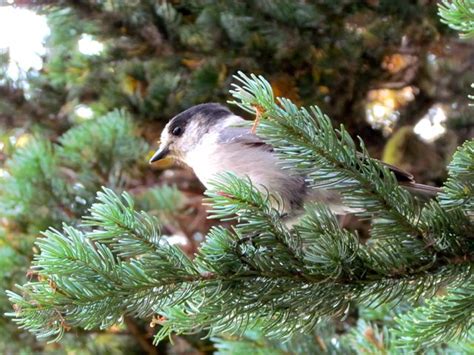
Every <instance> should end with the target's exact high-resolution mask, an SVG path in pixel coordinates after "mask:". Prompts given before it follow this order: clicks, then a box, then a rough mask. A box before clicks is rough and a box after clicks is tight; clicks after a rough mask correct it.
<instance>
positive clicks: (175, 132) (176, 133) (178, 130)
mask: <svg viewBox="0 0 474 355" xmlns="http://www.w3.org/2000/svg"><path fill="white" fill-rule="evenodd" d="M182 133H183V129H182V128H181V127H175V128H173V130H172V131H171V134H172V135H173V136H180V135H181V134H182Z"/></svg>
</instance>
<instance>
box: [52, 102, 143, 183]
mask: <svg viewBox="0 0 474 355" xmlns="http://www.w3.org/2000/svg"><path fill="white" fill-rule="evenodd" d="M135 130H136V127H135V125H134V123H133V122H132V119H131V117H130V115H128V114H127V113H126V112H125V111H123V110H115V111H111V112H109V113H108V114H106V115H104V116H101V117H99V118H97V119H96V120H93V121H89V122H85V123H83V124H81V125H79V126H76V127H74V128H71V129H70V130H69V131H67V132H66V133H64V134H63V135H62V136H61V137H60V139H59V143H60V146H59V147H58V155H59V156H60V158H61V160H62V162H63V165H65V166H67V167H69V168H71V169H73V170H76V171H78V172H80V173H81V175H82V176H81V179H82V180H83V181H84V182H85V183H86V185H87V186H90V185H92V187H93V188H94V190H97V189H98V188H99V187H100V185H105V184H107V185H109V186H119V185H120V183H121V181H120V173H121V172H122V171H124V170H126V169H124V168H127V167H129V166H132V165H134V164H135V163H136V161H137V160H138V159H139V158H140V157H142V156H143V155H144V154H145V152H146V150H147V144H146V143H145V141H144V140H143V139H141V138H139V137H137V136H136V135H135V133H134V131H135ZM97 178H99V183H97Z"/></svg>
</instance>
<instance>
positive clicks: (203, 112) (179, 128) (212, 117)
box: [168, 102, 232, 135]
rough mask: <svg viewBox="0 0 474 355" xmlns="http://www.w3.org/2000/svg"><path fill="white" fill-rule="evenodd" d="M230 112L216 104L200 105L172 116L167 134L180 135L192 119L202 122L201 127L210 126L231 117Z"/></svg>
mask: <svg viewBox="0 0 474 355" xmlns="http://www.w3.org/2000/svg"><path fill="white" fill-rule="evenodd" d="M231 114H232V112H231V111H230V110H229V109H228V108H227V107H225V106H223V105H221V104H218V103H214V102H212V103H206V104H200V105H196V106H193V107H190V108H188V109H187V110H186V111H183V112H181V113H180V114H178V115H176V116H174V117H173V118H172V119H171V121H170V125H169V128H168V129H169V132H170V133H171V134H174V133H173V132H175V133H178V134H174V135H180V134H182V132H184V130H185V129H186V126H187V125H188V124H189V122H191V120H192V119H193V118H198V119H199V120H202V125H207V126H211V125H212V124H214V123H215V122H216V121H218V120H219V119H221V118H224V117H227V116H229V115H231Z"/></svg>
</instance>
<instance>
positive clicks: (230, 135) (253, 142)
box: [219, 127, 273, 152]
mask: <svg viewBox="0 0 474 355" xmlns="http://www.w3.org/2000/svg"><path fill="white" fill-rule="evenodd" d="M219 143H224V144H229V143H238V144H243V145H246V146H252V147H258V148H260V149H262V150H265V151H268V152H273V147H272V146H271V145H269V144H267V143H265V142H264V141H263V140H262V139H261V138H260V137H259V136H257V135H256V134H253V133H252V132H251V131H250V128H247V127H226V128H225V129H223V130H222V131H221V132H220V133H219Z"/></svg>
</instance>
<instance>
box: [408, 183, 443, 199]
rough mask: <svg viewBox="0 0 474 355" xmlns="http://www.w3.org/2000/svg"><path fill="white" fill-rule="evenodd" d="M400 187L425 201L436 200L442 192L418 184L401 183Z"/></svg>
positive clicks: (437, 188)
mask: <svg viewBox="0 0 474 355" xmlns="http://www.w3.org/2000/svg"><path fill="white" fill-rule="evenodd" d="M400 185H401V186H403V187H404V188H405V189H407V190H408V191H410V192H411V193H412V194H413V195H415V196H418V197H420V198H422V199H424V200H429V199H431V198H434V197H436V195H437V194H438V193H439V192H441V189H440V188H439V187H435V186H430V185H424V184H418V183H416V182H400Z"/></svg>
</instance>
